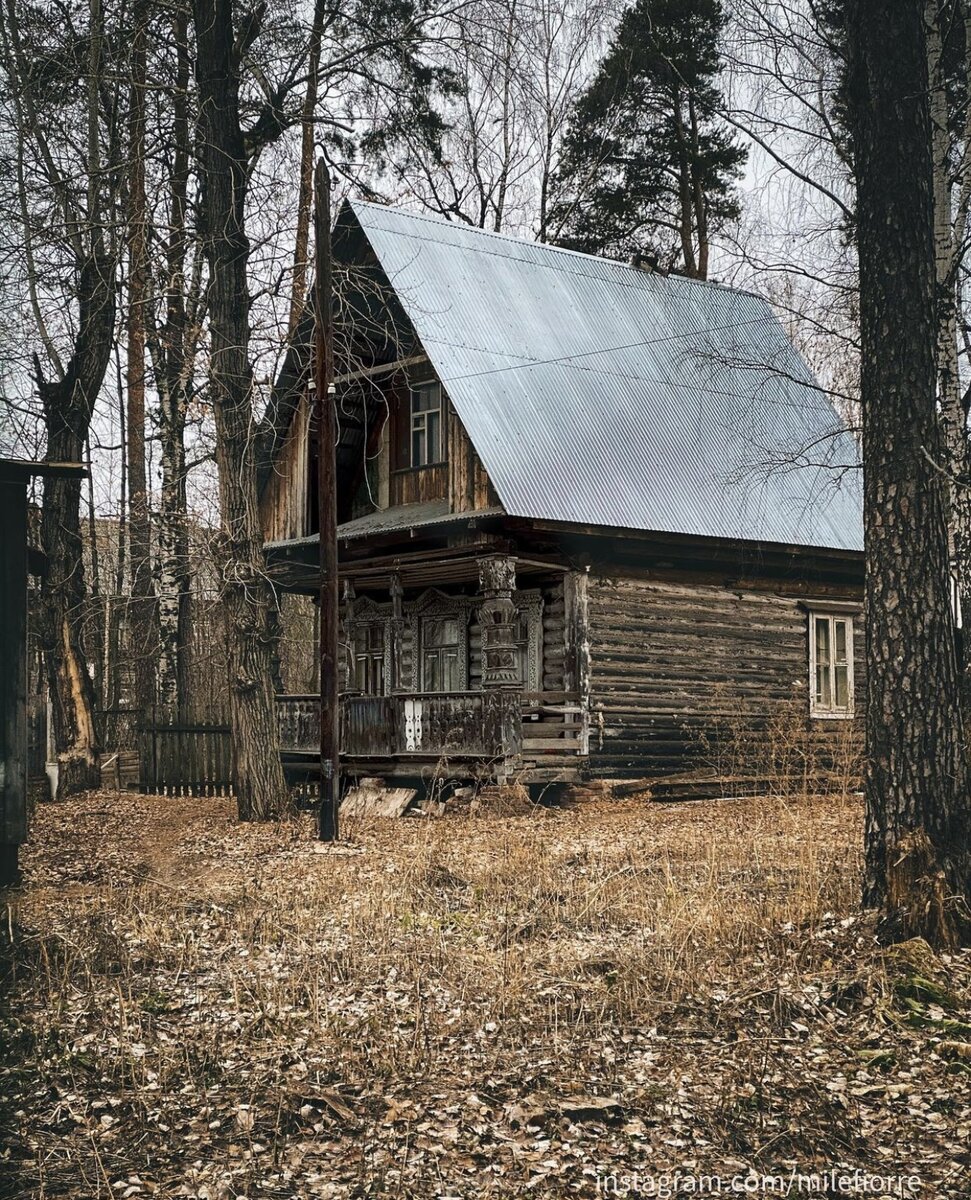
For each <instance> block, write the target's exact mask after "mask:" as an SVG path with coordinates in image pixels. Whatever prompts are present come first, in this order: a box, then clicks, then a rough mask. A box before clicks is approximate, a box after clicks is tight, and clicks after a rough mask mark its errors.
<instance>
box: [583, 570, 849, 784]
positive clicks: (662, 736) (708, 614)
mask: <svg viewBox="0 0 971 1200" xmlns="http://www.w3.org/2000/svg"><path fill="white" fill-rule="evenodd" d="M825 595H826V590H825V589H822V588H821V589H818V590H817V591H816V592H815V593H814V597H815V598H819V599H822V598H823V597H824V596H825ZM828 598H830V599H834V600H835V599H839V600H843V601H846V600H854V599H858V598H859V596H858V594H857V595H854V594H853V592H851V591H847V590H846V589H843V590H841V591H839V590H837V591H834V593H833V594H832V595H831V596H829V597H828ZM587 619H588V631H589V640H590V658H591V683H590V702H591V707H592V718H593V719H592V722H591V734H590V768H591V773H592V774H593V775H594V776H595V777H597V776H603V777H611V776H613V777H618V776H632V775H645V776H646V775H655V774H658V775H659V774H664V773H667V772H670V771H683V770H688V769H692V768H693V767H695V766H698V767H712V766H717V765H718V762H717V760H718V759H719V757H721V758H722V760H724V758H725V757H726V754H728V752H726V751H725V744H726V740H728V741H732V742H733V744H734V743H735V742H738V741H739V740H742V741H744V738H745V737H746V736H748V737H750V738H752V731H756V732H757V731H759V730H766V729H767V727H771V728H769V730H768V732H769V734H770V735H771V736H783V734H784V733H785V731H786V730H787V729H788V730H789V731H790V733H791V732H792V726H793V725H795V726H798V731H799V733H800V734H801V736H803V737H804V738H807V739H808V740H809V741H810V742H813V743H816V744H820V745H821V746H822V747H823V748H825V747H827V746H831V747H832V752H833V755H834V756H835V755H836V754H837V753H839V752H840V748H841V747H845V743H846V741H847V738H848V737H849V739H850V740H853V739H854V738H858V737H859V736H860V733H861V727H862V715H863V697H864V675H863V670H864V667H863V628H862V617H861V616H855V617H854V627H855V636H854V654H855V674H856V686H855V696H856V714H857V716H856V718H855V719H854V720H852V721H847V720H845V719H832V718H830V719H825V718H821V719H819V718H818V719H814V720H810V717H809V640H808V639H809V632H808V615H807V613H806V612H805V611H804V609H803V608H801V607H800V604H799V600H798V598H796V597H793V596H786V595H784V594H780V593H779V592H778V591H772V590H768V589H766V590H762V589H760V588H756V587H753V588H751V589H744V588H741V589H739V590H734V589H729V588H726V587H721V586H717V585H714V584H701V583H693V582H690V581H680V582H674V581H670V582H669V581H660V580H656V579H654V580H651V579H638V578H630V577H624V578H613V579H612V578H605V577H599V578H598V577H597V576H596V574H593V575H591V577H590V580H589V585H588V614H587ZM758 740H759V739H758V738H757V737H755V738H752V742H751V743H750V744H757V742H758Z"/></svg>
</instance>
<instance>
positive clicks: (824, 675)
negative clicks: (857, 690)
mask: <svg viewBox="0 0 971 1200" xmlns="http://www.w3.org/2000/svg"><path fill="white" fill-rule="evenodd" d="M809 689H810V691H809V714H810V716H813V717H852V716H853V714H854V696H853V618H852V616H850V615H849V614H848V613H843V612H825V611H823V610H820V609H810V611H809Z"/></svg>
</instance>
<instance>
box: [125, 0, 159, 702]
mask: <svg viewBox="0 0 971 1200" xmlns="http://www.w3.org/2000/svg"><path fill="white" fill-rule="evenodd" d="M133 17H134V23H133V31H132V47H131V89H130V100H129V116H128V163H129V166H128V313H127V331H128V370H127V385H128V389H127V396H128V414H127V415H128V422H127V423H128V441H127V447H126V454H127V459H128V506H129V507H128V565H129V568H130V570H131V598H130V603H129V606H128V621H129V623H128V651H129V654H130V655H131V663H132V675H133V684H134V686H133V700H134V706H135V709H136V710H137V714H138V717H139V719H140V720H142V721H145V720H147V719H149V718H150V716H151V714H152V712H153V710H154V708H155V664H156V662H157V659H158V646H157V641H156V637H155V630H154V623H155V622H154V596H153V589H152V558H151V545H150V535H149V517H148V487H147V482H146V479H145V307H146V304H147V302H148V278H147V272H148V263H147V254H146V249H147V245H146V215H147V213H146V208H147V205H146V199H145V60H146V41H147V32H148V30H147V26H148V13H147V10H146V5H145V0H136V4H135V8H134V14H133Z"/></svg>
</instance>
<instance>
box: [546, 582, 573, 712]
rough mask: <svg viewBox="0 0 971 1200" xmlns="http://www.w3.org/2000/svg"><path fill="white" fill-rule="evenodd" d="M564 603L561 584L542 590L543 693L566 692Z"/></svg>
mask: <svg viewBox="0 0 971 1200" xmlns="http://www.w3.org/2000/svg"><path fill="white" fill-rule="evenodd" d="M566 655H567V636H566V602H565V599H564V595H563V584H562V582H561V583H557V584H555V585H554V586H552V587H546V588H544V589H543V691H544V692H562V691H565V690H566V680H565V672H566Z"/></svg>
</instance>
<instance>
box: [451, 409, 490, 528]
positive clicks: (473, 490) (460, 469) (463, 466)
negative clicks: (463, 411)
mask: <svg viewBox="0 0 971 1200" xmlns="http://www.w3.org/2000/svg"><path fill="white" fill-rule="evenodd" d="M446 446H447V458H448V499H449V508H450V510H451V511H452V512H472V511H473V510H475V509H478V508H488V507H489V506H490V505H492V504H495V503H497V497H496V494H495V491H494V490H493V487H492V485H491V484H490V483H489V476H488V475H487V474H486V472H485V468H484V467H483V465H482V463H481V461H480V460H479V456H478V454H477V453H476V452H475V449H474V448H473V446H472V442H471V441H470V440H469V435H468V434H467V433H466V432H465V426H464V425H463V424H462V422H461V421H460V420H459V418H458V415H457V414H456V412H455V409H454V408H452V406H451V404H449V405H448V419H447V432H446Z"/></svg>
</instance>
